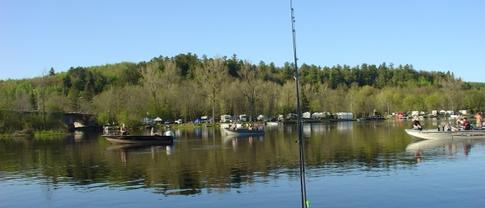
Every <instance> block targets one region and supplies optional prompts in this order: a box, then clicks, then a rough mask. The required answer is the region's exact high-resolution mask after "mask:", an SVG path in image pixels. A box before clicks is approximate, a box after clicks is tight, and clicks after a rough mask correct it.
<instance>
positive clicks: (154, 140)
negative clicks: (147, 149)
mask: <svg viewBox="0 0 485 208" xmlns="http://www.w3.org/2000/svg"><path fill="white" fill-rule="evenodd" d="M103 137H104V138H106V140H108V141H109V142H110V143H112V144H140V145H150V144H160V145H171V144H173V136H162V135H153V136H138V135H103Z"/></svg>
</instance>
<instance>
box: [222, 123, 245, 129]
mask: <svg viewBox="0 0 485 208" xmlns="http://www.w3.org/2000/svg"><path fill="white" fill-rule="evenodd" d="M219 125H220V126H221V129H227V128H230V127H233V126H236V127H237V128H241V127H242V124H240V123H237V124H234V123H221V124H219Z"/></svg>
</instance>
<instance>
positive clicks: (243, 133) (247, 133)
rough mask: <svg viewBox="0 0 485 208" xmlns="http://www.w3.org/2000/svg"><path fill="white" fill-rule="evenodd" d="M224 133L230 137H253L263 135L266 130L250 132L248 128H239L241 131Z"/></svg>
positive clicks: (226, 130)
mask: <svg viewBox="0 0 485 208" xmlns="http://www.w3.org/2000/svg"><path fill="white" fill-rule="evenodd" d="M223 131H224V133H225V134H226V135H228V136H251V135H263V134H264V130H256V129H255V130H249V129H247V128H239V129H235V130H233V129H228V128H225V129H223Z"/></svg>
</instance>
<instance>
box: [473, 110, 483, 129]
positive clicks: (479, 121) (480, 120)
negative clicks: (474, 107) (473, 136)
mask: <svg viewBox="0 0 485 208" xmlns="http://www.w3.org/2000/svg"><path fill="white" fill-rule="evenodd" d="M482 114H483V113H482V112H478V113H477V114H475V119H476V120H477V128H478V129H481V128H482V124H483V115H482Z"/></svg>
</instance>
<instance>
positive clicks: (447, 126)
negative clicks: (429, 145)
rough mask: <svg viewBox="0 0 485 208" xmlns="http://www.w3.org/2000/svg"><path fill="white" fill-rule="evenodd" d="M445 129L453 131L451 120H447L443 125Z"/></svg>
mask: <svg viewBox="0 0 485 208" xmlns="http://www.w3.org/2000/svg"><path fill="white" fill-rule="evenodd" d="M443 131H451V124H450V122H446V123H445V125H444V126H443Z"/></svg>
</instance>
